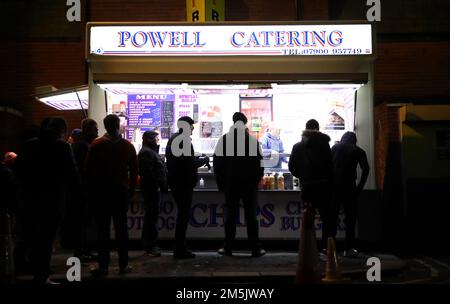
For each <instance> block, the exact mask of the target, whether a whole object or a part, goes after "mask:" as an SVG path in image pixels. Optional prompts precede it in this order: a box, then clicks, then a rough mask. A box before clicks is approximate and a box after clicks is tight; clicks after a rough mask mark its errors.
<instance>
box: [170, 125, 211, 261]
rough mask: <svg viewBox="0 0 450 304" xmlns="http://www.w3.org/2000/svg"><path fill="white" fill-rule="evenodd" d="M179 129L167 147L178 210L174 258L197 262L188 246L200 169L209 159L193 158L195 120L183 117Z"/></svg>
mask: <svg viewBox="0 0 450 304" xmlns="http://www.w3.org/2000/svg"><path fill="white" fill-rule="evenodd" d="M177 125H178V128H179V130H178V132H177V133H175V134H173V135H172V136H171V137H170V139H169V141H168V142H167V147H166V161H167V174H168V176H167V180H168V183H169V187H170V190H171V193H172V196H173V198H174V200H175V203H176V204H177V208H178V214H177V223H176V228H175V249H174V257H175V258H177V259H189V258H195V254H194V253H193V252H191V251H190V250H189V249H188V248H187V245H186V230H187V225H188V222H189V213H190V208H191V204H192V193H193V190H194V187H195V186H196V184H197V177H198V175H197V169H198V168H199V167H201V166H204V165H206V164H208V163H209V158H208V157H195V156H194V147H193V146H192V140H191V137H190V136H191V135H192V130H194V120H193V119H192V118H190V117H189V116H182V117H180V118H179V119H178V122H177Z"/></svg>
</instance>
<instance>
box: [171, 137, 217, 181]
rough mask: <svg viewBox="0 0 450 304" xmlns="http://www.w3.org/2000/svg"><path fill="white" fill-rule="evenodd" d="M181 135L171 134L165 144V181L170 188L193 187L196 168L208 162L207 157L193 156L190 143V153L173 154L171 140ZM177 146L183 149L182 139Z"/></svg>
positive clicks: (196, 176)
mask: <svg viewBox="0 0 450 304" xmlns="http://www.w3.org/2000/svg"><path fill="white" fill-rule="evenodd" d="M181 135H182V134H181V133H180V132H177V133H175V134H173V135H172V136H171V137H170V138H169V141H168V142H167V146H166V163H167V181H168V183H169V187H170V189H172V190H177V189H193V188H194V187H195V186H196V185H197V178H198V174H197V169H198V168H199V167H201V166H203V165H205V164H206V163H208V162H209V159H208V158H207V157H195V156H194V147H193V146H192V143H191V145H190V146H191V147H190V151H191V152H190V155H181V156H175V154H174V153H173V152H172V142H173V141H174V140H175V139H176V138H177V137H179V136H181ZM189 140H190V137H189ZM178 147H179V148H180V149H181V150H182V149H183V141H181V142H180V143H179V146H178Z"/></svg>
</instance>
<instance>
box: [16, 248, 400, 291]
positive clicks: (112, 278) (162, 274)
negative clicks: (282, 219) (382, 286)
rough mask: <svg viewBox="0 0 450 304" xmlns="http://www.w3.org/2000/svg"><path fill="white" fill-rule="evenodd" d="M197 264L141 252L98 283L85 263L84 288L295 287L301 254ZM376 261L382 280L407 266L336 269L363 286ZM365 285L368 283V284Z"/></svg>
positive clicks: (352, 261) (216, 258) (61, 259)
mask: <svg viewBox="0 0 450 304" xmlns="http://www.w3.org/2000/svg"><path fill="white" fill-rule="evenodd" d="M194 252H195V254H196V255H197V256H196V258H195V259H185V260H178V259H175V258H174V257H173V254H172V251H163V253H162V256H161V257H150V256H147V255H144V253H143V252H142V251H140V250H133V251H130V252H129V256H130V265H131V266H132V267H133V270H132V272H131V273H128V274H125V275H120V274H119V268H118V265H117V260H118V258H117V254H116V253H115V252H113V253H112V255H111V265H110V269H109V274H108V276H106V277H102V278H94V277H92V276H91V274H90V268H92V267H94V266H96V263H82V265H81V282H80V283H79V284H83V285H85V284H86V285H92V284H93V285H96V284H100V285H104V284H116V283H130V282H144V281H145V282H153V283H163V284H164V283H175V284H177V283H181V284H182V283H183V282H188V283H200V284H201V283H209V284H211V283H218V284H233V283H245V284H252V283H256V284H258V283H269V284H293V283H294V279H295V275H296V270H297V259H298V253H297V252H286V251H269V252H268V253H267V254H266V255H264V256H262V257H259V258H253V257H251V256H250V253H249V252H246V251H237V252H233V256H231V257H230V256H221V255H219V254H218V253H217V252H216V251H211V250H202V251H194ZM372 256H373V257H378V258H379V259H380V261H381V273H382V275H383V276H384V275H391V274H394V273H399V272H401V271H402V270H403V269H405V267H406V266H407V263H406V262H405V261H404V260H402V259H400V258H398V257H396V256H394V255H389V254H381V253H372V254H370V255H362V256H361V257H358V258H347V257H343V256H342V255H341V254H339V253H338V265H339V268H340V270H341V272H342V274H343V276H344V277H348V278H350V279H351V280H349V281H346V282H352V281H353V282H364V281H365V280H366V274H367V271H368V270H369V268H370V267H371V266H367V265H366V263H367V259H368V258H369V257H372ZM69 257H71V254H70V253H69V252H58V253H55V254H54V255H53V258H52V270H53V274H52V279H53V280H55V281H58V282H61V283H64V282H65V283H67V279H66V272H67V270H68V269H69V268H70V266H67V265H66V263H67V259H68V258H69ZM319 263H320V264H319V267H320V269H321V272H322V275H323V276H324V275H325V269H326V261H324V260H320V262H319ZM31 280H32V277H31V276H29V275H21V276H18V277H17V283H18V284H19V285H20V284H27V283H30V282H31ZM366 282H367V281H366Z"/></svg>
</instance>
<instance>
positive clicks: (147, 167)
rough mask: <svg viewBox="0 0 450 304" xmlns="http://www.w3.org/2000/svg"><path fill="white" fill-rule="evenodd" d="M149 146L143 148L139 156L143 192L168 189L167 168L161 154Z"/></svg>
mask: <svg viewBox="0 0 450 304" xmlns="http://www.w3.org/2000/svg"><path fill="white" fill-rule="evenodd" d="M155 150H156V149H152V148H150V147H147V146H143V147H142V148H141V150H140V151H139V154H138V162H139V175H140V176H141V191H154V190H157V189H158V188H160V189H161V190H162V191H165V190H166V188H167V173H166V166H165V164H164V162H163V160H162V159H161V157H160V156H159V154H158V153H157V152H156V151H155Z"/></svg>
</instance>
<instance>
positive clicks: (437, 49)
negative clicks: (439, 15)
mask: <svg viewBox="0 0 450 304" xmlns="http://www.w3.org/2000/svg"><path fill="white" fill-rule="evenodd" d="M377 52H378V54H377V59H376V61H375V95H376V99H377V101H388V100H389V101H391V102H393V101H396V100H404V101H408V98H409V99H410V101H412V100H418V99H420V100H425V101H426V99H429V102H430V103H432V102H433V101H442V100H450V74H449V73H450V72H449V71H450V57H449V56H448V54H450V41H440V42H391V43H378V46H377Z"/></svg>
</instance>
